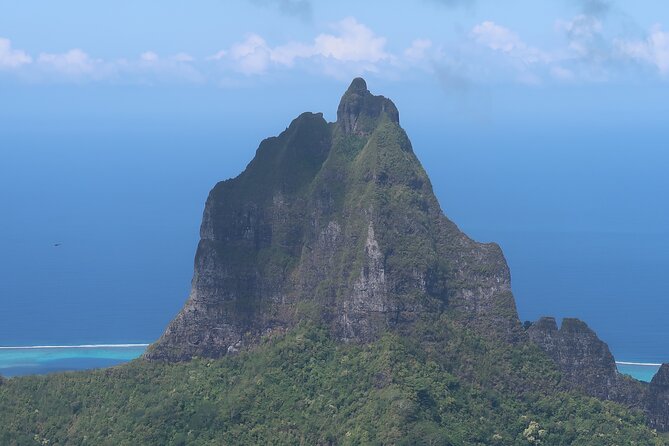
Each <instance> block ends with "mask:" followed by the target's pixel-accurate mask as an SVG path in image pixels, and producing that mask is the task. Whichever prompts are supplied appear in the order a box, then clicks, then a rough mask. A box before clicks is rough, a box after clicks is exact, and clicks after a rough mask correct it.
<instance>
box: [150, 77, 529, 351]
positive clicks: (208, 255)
mask: <svg viewBox="0 0 669 446" xmlns="http://www.w3.org/2000/svg"><path fill="white" fill-rule="evenodd" d="M194 269H195V271H194V275H193V282H192V289H191V293H190V296H189V298H188V301H187V302H186V304H185V306H184V308H183V309H182V311H181V312H180V313H179V314H178V315H177V317H176V318H175V319H174V320H173V321H172V322H171V323H170V324H169V326H168V327H167V329H166V331H165V333H164V335H163V336H162V337H161V338H160V339H159V340H158V341H157V342H156V343H155V344H153V345H152V346H151V347H150V348H149V350H148V351H147V353H146V357H147V358H149V359H156V360H170V361H180V360H187V359H189V358H192V357H193V356H204V357H220V356H223V355H226V354H228V353H233V352H236V351H238V350H240V349H243V348H247V347H250V346H253V345H255V344H256V343H257V342H258V341H259V340H260V339H261V338H263V337H265V336H270V335H272V334H273V333H282V332H284V331H286V330H289V329H291V327H294V326H295V325H296V324H297V323H298V322H299V321H301V320H304V319H312V320H316V321H317V322H318V323H319V324H324V325H325V326H327V327H329V330H330V332H331V334H332V336H333V337H334V338H335V339H338V340H341V341H343V342H368V341H372V340H374V339H376V338H378V336H379V335H380V334H381V333H383V332H384V331H387V330H393V331H401V332H406V333H409V334H410V333H411V332H412V330H413V328H412V327H414V326H415V324H416V323H417V322H420V321H425V320H427V319H430V318H432V319H434V318H435V317H439V315H441V314H444V313H448V315H449V317H450V318H451V319H452V320H453V321H457V322H458V323H460V324H463V325H464V326H467V327H471V328H472V329H475V330H477V332H478V333H480V335H481V336H484V337H486V336H487V337H491V338H495V339H503V340H505V341H511V342H516V341H518V340H519V339H522V338H523V336H524V333H523V332H522V328H521V325H520V322H519V320H518V316H517V313H516V307H515V303H514V299H513V295H512V294H511V287H510V274H509V270H508V267H507V265H506V262H505V260H504V256H503V255H502V252H501V250H500V249H499V247H498V246H497V245H495V244H480V243H476V242H474V241H472V240H471V239H469V238H468V237H467V236H466V235H464V234H463V233H462V232H460V230H459V229H458V228H457V226H455V225H454V224H453V223H452V222H451V221H450V220H448V219H447V218H446V217H445V216H444V214H443V212H442V210H441V207H440V206H439V203H438V201H437V199H436V197H435V196H434V193H433V191H432V185H431V183H430V180H429V178H428V177H427V175H426V173H425V171H424V169H423V167H422V166H421V164H420V161H418V159H417V158H416V156H415V154H414V152H413V150H412V147H411V143H410V142H409V139H408V137H407V135H406V133H405V132H404V130H402V128H401V127H400V126H399V112H398V111H397V108H396V107H395V105H394V104H393V103H392V101H390V100H389V99H387V98H384V97H383V96H374V95H372V94H371V93H370V92H369V90H368V89H367V85H366V83H365V81H364V80H363V79H361V78H358V79H354V80H353V82H352V83H351V86H350V87H349V88H348V90H347V91H346V93H344V95H343V97H342V99H341V103H340V105H339V109H338V113H337V122H336V123H334V124H329V123H327V122H326V121H325V120H324V119H323V117H322V115H321V114H314V113H305V114H302V115H300V117H298V118H297V119H296V120H295V121H293V123H292V124H291V125H290V126H289V127H288V128H287V129H286V130H285V131H284V132H282V133H281V134H280V135H279V136H277V137H272V138H268V139H266V140H264V141H263V142H262V143H261V144H260V147H259V148H258V151H257V152H256V156H255V158H254V159H253V161H251V163H250V164H249V165H248V167H247V168H246V170H245V171H244V172H243V173H242V174H241V175H239V176H238V177H237V178H234V179H231V180H227V181H223V182H221V183H219V184H217V185H216V186H215V187H214V189H213V190H212V191H211V193H210V194H209V197H208V199H207V203H206V205H205V209H204V213H203V219H202V227H201V240H200V243H199V245H198V249H197V253H196V256H195V268H194Z"/></svg>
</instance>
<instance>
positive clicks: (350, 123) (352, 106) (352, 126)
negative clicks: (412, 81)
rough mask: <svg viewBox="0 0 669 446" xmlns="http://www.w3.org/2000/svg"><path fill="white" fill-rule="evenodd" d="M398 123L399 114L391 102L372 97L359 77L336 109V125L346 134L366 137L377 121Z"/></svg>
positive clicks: (354, 80)
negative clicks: (384, 119) (383, 120)
mask: <svg viewBox="0 0 669 446" xmlns="http://www.w3.org/2000/svg"><path fill="white" fill-rule="evenodd" d="M382 118H387V119H388V120H389V121H391V122H393V123H395V124H398V125H399V123H400V114H399V111H398V110H397V107H395V104H393V101H391V100H390V99H387V98H385V97H383V96H374V95H373V94H371V93H370V92H369V90H368V89H367V83H366V82H365V80H364V79H363V78H361V77H358V78H355V79H353V82H351V85H350V86H349V87H348V89H347V90H346V92H345V93H344V95H343V96H342V98H341V101H340V103H339V107H338V108H337V123H338V124H339V125H340V126H341V128H342V130H343V131H344V132H345V133H347V134H358V135H368V134H369V133H371V132H372V131H373V130H374V127H375V126H376V124H377V122H378V120H379V119H382Z"/></svg>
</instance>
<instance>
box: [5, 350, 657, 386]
mask: <svg viewBox="0 0 669 446" xmlns="http://www.w3.org/2000/svg"><path fill="white" fill-rule="evenodd" d="M147 346H148V344H118V345H89V346H42V347H40V346H34V347H0V375H3V376H7V377H11V376H21V375H36V374H45V373H54V372H64V371H72V370H87V369H96V368H101V367H111V366H114V365H118V364H122V363H124V362H128V361H131V360H133V359H135V358H138V357H140V356H141V355H142V353H144V351H145V350H146V347H147ZM617 365H618V371H619V372H620V373H624V374H626V375H630V376H632V377H634V378H636V379H638V380H640V381H646V382H649V381H650V380H651V379H652V378H653V376H654V375H655V373H657V371H658V369H659V368H660V367H659V366H658V365H654V364H645V365H641V364H620V363H619V364H617Z"/></svg>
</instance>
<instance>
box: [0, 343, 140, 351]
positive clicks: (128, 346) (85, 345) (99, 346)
mask: <svg viewBox="0 0 669 446" xmlns="http://www.w3.org/2000/svg"><path fill="white" fill-rule="evenodd" d="M149 345H150V344H84V345H26V346H17V347H0V350H36V349H56V348H61V349H62V348H133V347H148V346H149Z"/></svg>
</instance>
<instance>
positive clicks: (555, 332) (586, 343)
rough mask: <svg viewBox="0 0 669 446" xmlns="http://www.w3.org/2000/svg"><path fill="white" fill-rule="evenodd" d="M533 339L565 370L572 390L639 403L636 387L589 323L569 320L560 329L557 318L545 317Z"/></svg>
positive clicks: (531, 331) (536, 326)
mask: <svg viewBox="0 0 669 446" xmlns="http://www.w3.org/2000/svg"><path fill="white" fill-rule="evenodd" d="M527 333H528V335H529V336H530V340H531V341H532V342H534V343H535V344H537V345H538V346H539V347H541V349H542V350H544V351H545V352H546V353H548V355H549V356H550V357H551V358H552V359H553V361H555V363H556V364H557V365H558V367H559V369H560V370H561V371H562V373H563V376H564V380H565V381H566V383H567V385H568V387H569V388H572V389H577V390H580V391H582V392H583V393H586V394H588V395H590V396H594V397H596V398H601V399H606V400H614V401H621V402H625V403H632V404H634V403H638V402H636V401H629V400H630V398H632V399H634V392H632V394H631V395H630V390H632V389H630V388H629V387H630V386H631V385H633V384H632V383H631V382H629V381H628V380H627V379H625V377H623V376H622V375H621V374H620V373H618V370H617V368H616V363H615V359H614V358H613V355H612V354H611V351H610V350H609V347H608V345H606V343H604V342H603V341H601V340H600V339H599V338H598V337H597V335H596V334H595V332H594V331H592V330H591V329H590V327H588V326H587V325H586V324H585V322H582V321H580V320H578V319H571V318H565V319H564V320H563V321H562V326H561V327H560V329H558V327H557V323H556V322H555V319H554V318H552V317H544V318H541V319H539V321H538V322H536V323H535V324H533V325H532V326H531V327H530V328H529V329H528V330H527Z"/></svg>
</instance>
